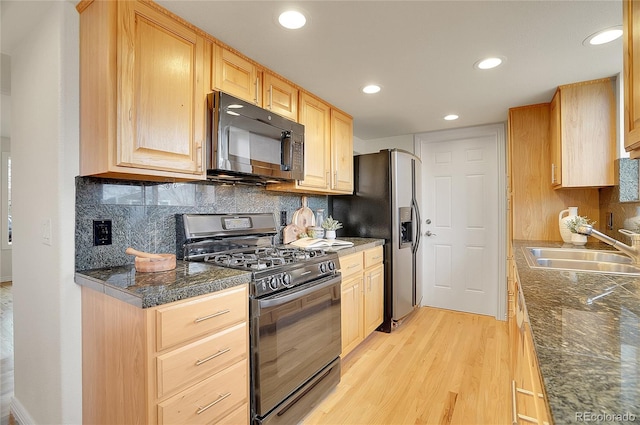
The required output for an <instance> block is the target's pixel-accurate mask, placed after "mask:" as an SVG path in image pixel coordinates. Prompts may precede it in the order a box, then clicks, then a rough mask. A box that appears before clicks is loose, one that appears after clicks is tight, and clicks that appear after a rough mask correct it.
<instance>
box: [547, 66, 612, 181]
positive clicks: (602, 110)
mask: <svg viewBox="0 0 640 425" xmlns="http://www.w3.org/2000/svg"><path fill="white" fill-rule="evenodd" d="M558 90H559V91H560V96H559V100H558V101H559V110H560V120H559V122H558V123H557V124H558V127H559V129H560V130H559V132H560V133H559V134H560V143H559V144H560V146H561V148H560V149H561V150H562V153H561V154H560V155H561V160H562V166H561V174H562V176H561V177H560V180H559V182H560V183H561V185H560V184H559V185H557V186H556V187H563V188H569V187H604V186H613V185H614V183H615V178H614V161H615V159H616V123H615V117H616V107H615V95H614V80H612V79H610V78H603V79H599V80H593V81H584V82H581V83H575V84H567V85H565V86H560V87H559V88H558ZM551 132H552V134H553V133H554V130H553V129H552V130H551Z"/></svg>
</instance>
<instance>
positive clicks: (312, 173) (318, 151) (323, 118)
mask: <svg viewBox="0 0 640 425" xmlns="http://www.w3.org/2000/svg"><path fill="white" fill-rule="evenodd" d="M299 122H300V124H303V125H304V180H301V181H299V182H298V184H299V185H300V186H301V187H306V188H310V189H318V190H327V189H329V184H330V173H331V171H330V167H331V160H330V158H329V156H330V155H331V143H330V140H331V107H330V106H329V105H327V104H326V103H324V102H322V101H321V100H319V99H317V98H315V97H313V96H310V95H308V94H307V93H305V92H302V93H301V94H300V119H299Z"/></svg>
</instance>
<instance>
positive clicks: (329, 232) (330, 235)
mask: <svg viewBox="0 0 640 425" xmlns="http://www.w3.org/2000/svg"><path fill="white" fill-rule="evenodd" d="M324 238H325V239H335V238H336V231H335V230H325V231H324Z"/></svg>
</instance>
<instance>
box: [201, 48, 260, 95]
mask: <svg viewBox="0 0 640 425" xmlns="http://www.w3.org/2000/svg"><path fill="white" fill-rule="evenodd" d="M213 50H214V54H213V64H212V69H214V70H215V71H213V75H214V77H213V81H214V84H213V87H212V88H213V89H215V90H221V91H223V92H225V93H229V94H230V95H232V96H235V97H237V98H240V99H242V100H245V101H247V102H249V103H253V104H255V105H258V106H262V83H261V82H260V77H261V75H262V72H261V70H259V69H258V67H257V66H256V65H254V64H253V63H252V62H250V61H248V60H247V59H245V58H243V57H242V56H240V55H238V54H236V53H234V52H232V51H231V50H229V49H225V48H224V47H222V46H219V45H217V44H214V46H213Z"/></svg>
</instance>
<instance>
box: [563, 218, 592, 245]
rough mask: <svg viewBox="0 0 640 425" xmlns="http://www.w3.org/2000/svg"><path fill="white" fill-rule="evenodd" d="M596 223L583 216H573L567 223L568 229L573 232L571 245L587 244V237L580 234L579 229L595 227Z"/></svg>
mask: <svg viewBox="0 0 640 425" xmlns="http://www.w3.org/2000/svg"><path fill="white" fill-rule="evenodd" d="M595 223H596V222H595V221H591V220H589V219H588V218H587V217H583V216H579V215H576V216H573V217H571V218H569V219H568V220H567V221H565V224H566V226H567V228H568V229H569V230H570V231H571V243H572V244H574V245H584V244H586V243H587V235H582V234H580V233H578V227H580V226H585V225H594V224H595Z"/></svg>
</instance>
